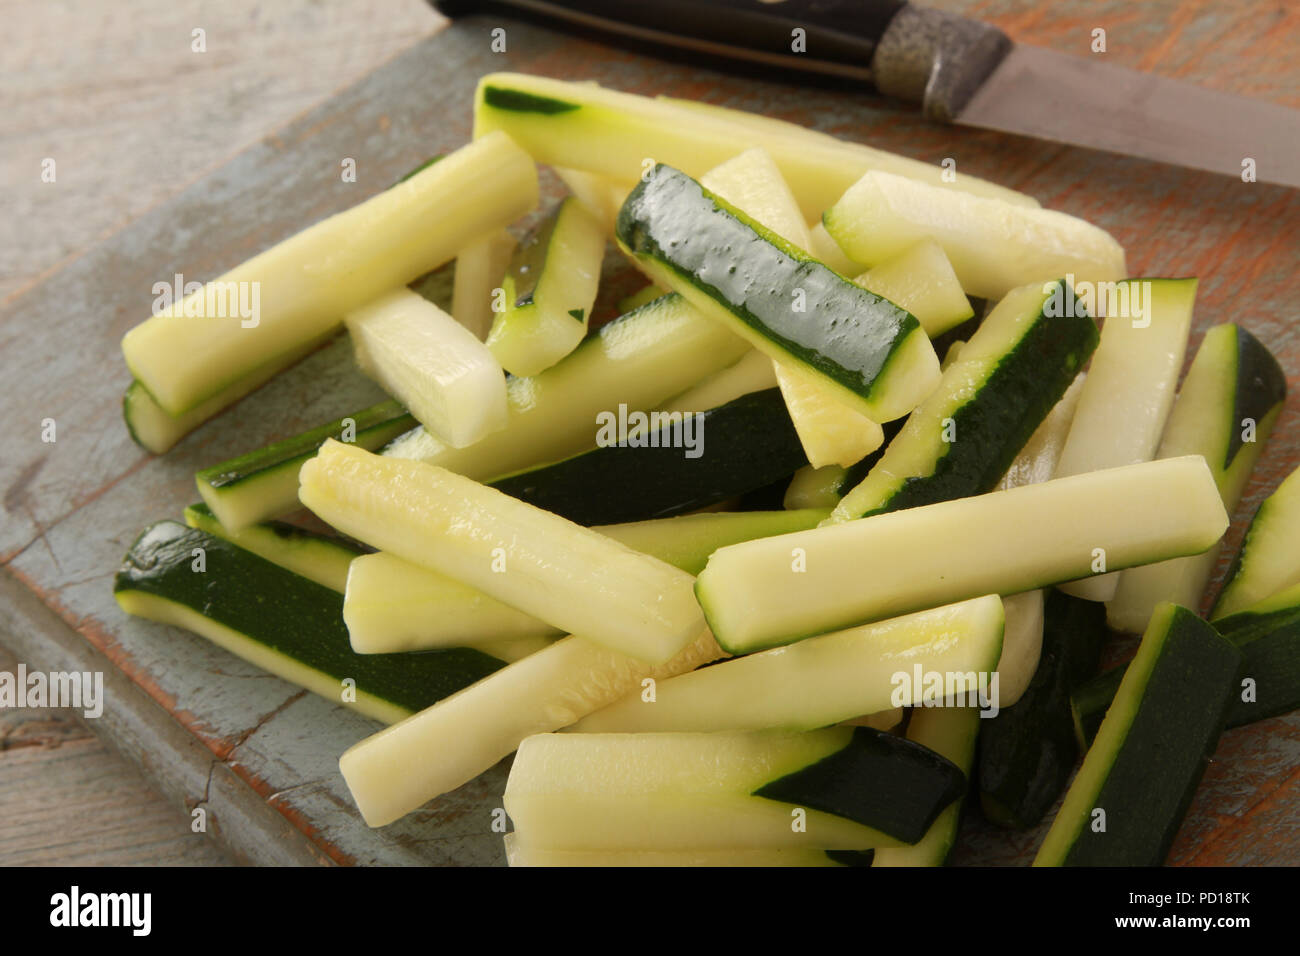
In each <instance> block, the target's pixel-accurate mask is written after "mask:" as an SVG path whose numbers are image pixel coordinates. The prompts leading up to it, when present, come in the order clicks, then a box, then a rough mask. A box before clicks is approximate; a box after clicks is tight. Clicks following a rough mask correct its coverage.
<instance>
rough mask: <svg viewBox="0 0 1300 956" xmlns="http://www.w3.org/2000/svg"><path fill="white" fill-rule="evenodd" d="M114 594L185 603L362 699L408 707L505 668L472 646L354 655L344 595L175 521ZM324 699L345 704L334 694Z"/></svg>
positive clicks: (154, 531)
mask: <svg viewBox="0 0 1300 956" xmlns="http://www.w3.org/2000/svg"><path fill="white" fill-rule="evenodd" d="M196 548H201V549H203V553H204V561H205V570H203V571H201V572H200V571H195V570H193V569H192V563H193V562H194V560H195V556H194V549H196ZM113 592H114V594H115V595H117V596H119V597H120V596H122V595H123V594H126V593H128V592H130V593H135V594H140V595H147V596H150V597H152V598H156V599H159V600H162V601H165V602H170V603H171V604H175V605H180V606H182V607H184V608H189V609H191V610H192V611H194V612H195V613H197V614H199V615H201V616H202V617H204V618H207V619H208V620H211V621H213V622H215V623H217V624H219V625H222V626H224V627H226V628H228V629H230V630H232V631H235V632H237V633H238V634H239V635H241V636H242V637H244V638H246V639H247V640H248V641H251V642H254V643H256V644H258V645H260V646H262V647H264V648H266V649H267V650H269V651H271V652H274V653H276V654H279V655H283V656H285V657H288V658H291V659H292V660H294V661H296V662H297V663H298V664H300V665H301V666H303V667H306V668H309V669H310V670H312V671H314V672H316V673H317V674H319V675H321V676H322V677H323V678H324V680H325V682H328V683H332V684H333V685H334V686H335V687H338V688H339V689H340V690H341V686H342V685H341V681H342V680H344V679H345V678H352V679H353V680H355V681H356V691H357V696H358V697H359V698H360V697H363V696H370V697H373V698H377V699H378V700H380V701H383V702H386V703H387V704H389V705H391V706H393V707H395V708H398V709H400V710H403V711H407V712H411V713H414V712H416V711H419V710H423V709H424V708H425V707H428V706H430V705H431V704H434V703H436V702H437V701H439V700H441V699H442V698H444V697H447V696H449V695H451V694H454V693H455V692H456V691H458V690H460V689H462V688H464V687H468V686H469V685H470V684H473V683H474V682H476V681H478V680H481V679H482V678H484V677H486V676H488V675H489V674H491V673H493V672H494V671H496V670H498V669H499V668H501V667H503V666H504V662H503V661H500V660H497V659H496V658H494V657H490V656H488V655H487V654H484V653H482V652H481V651H476V650H470V649H467V648H455V649H452V650H446V651H429V652H425V653H421V654H356V653H354V652H353V651H352V648H351V645H350V643H349V640H348V632H347V628H346V627H345V626H344V624H343V595H341V594H339V593H338V592H337V591H334V590H332V589H330V588H327V587H325V586H324V585H320V584H317V583H316V582H314V581H309V580H307V579H306V578H303V577H299V576H298V575H296V574H294V573H292V572H291V571H286V570H285V569H284V568H281V567H279V566H277V565H275V564H273V563H271V562H270V561H267V560H265V559H264V558H260V557H258V556H257V555H255V554H253V553H251V552H249V551H244V550H243V549H241V548H238V547H236V546H235V545H233V544H231V543H230V542H228V541H226V540H224V539H222V538H218V537H216V536H214V535H210V534H207V533H206V532H203V531H200V530H198V529H195V528H187V527H186V526H185V525H182V524H179V523H178V522H175V521H160V522H158V523H157V524H154V525H151V526H150V527H148V528H146V529H145V530H144V531H143V532H142V533H141V534H140V536H139V537H138V538H137V539H136V541H135V543H134V544H132V545H131V549H130V550H129V551H128V552H127V554H126V557H125V558H124V559H123V562H122V566H121V568H120V569H119V570H118V572H117V576H116V578H115V579H114V582H113ZM311 689H317V688H311ZM327 699H329V700H332V701H333V702H334V703H341V702H342V701H341V700H340V695H339V694H338V693H336V694H335V695H334V696H332V697H328V698H327Z"/></svg>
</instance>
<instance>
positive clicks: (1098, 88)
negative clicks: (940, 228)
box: [431, 0, 1300, 187]
mask: <svg viewBox="0 0 1300 956" xmlns="http://www.w3.org/2000/svg"><path fill="white" fill-rule="evenodd" d="M431 2H432V3H433V6H434V7H436V8H437V9H438V10H439V11H440V12H442V13H443V14H445V15H447V16H450V17H456V16H461V15H466V14H475V13H502V12H511V13H516V14H519V15H522V16H524V17H527V18H528V19H541V20H544V21H551V22H555V21H560V22H563V23H566V24H569V25H573V26H577V27H580V28H590V29H596V30H598V31H602V32H606V33H611V34H614V35H615V36H618V37H622V38H624V39H625V40H634V41H637V42H639V43H645V42H648V43H652V44H658V45H667V46H671V47H675V48H680V49H685V50H690V51H693V52H695V53H702V54H705V55H707V56H710V57H714V58H722V59H726V60H743V61H749V62H751V63H759V64H764V65H768V66H775V67H779V68H782V69H790V70H798V71H805V72H812V73H819V74H823V75H827V76H831V77H836V78H841V79H845V80H849V81H851V82H853V83H854V84H855V85H859V86H874V88H875V89H876V91H877V92H879V93H883V94H885V95H886V96H891V97H895V98H897V99H901V100H905V101H907V102H909V103H912V104H916V105H919V106H920V107H921V109H922V111H923V113H924V115H925V116H926V117H928V118H929V119H932V120H935V121H938V122H944V123H959V124H961V125H964V126H977V127H983V128H987V129H995V130H1000V131H1002V132H1005V133H1017V134H1020V135H1022V136H1032V137H1034V138H1036V139H1045V140H1051V141H1054V142H1058V143H1068V144H1070V145H1073V146H1085V147H1088V148H1091V149H1099V150H1106V151H1109V152H1113V153H1122V154H1125V155H1129V156H1139V157H1142V158H1144V159H1151V160H1156V161H1158V162H1164V163H1173V164H1175V165H1179V166H1186V167H1190V168H1192V169H1202V170H1209V171H1210V172H1215V173H1223V174H1225V175H1229V176H1236V177H1241V178H1243V179H1245V178H1246V171H1247V170H1249V172H1250V173H1251V174H1252V175H1253V176H1254V178H1256V179H1258V180H1260V181H1263V182H1271V183H1278V184H1282V185H1285V186H1292V187H1300V110H1293V109H1288V108H1286V107H1284V106H1278V105H1276V104H1273V103H1265V102H1261V101H1259V100H1254V99H1248V98H1245V97H1239V96H1232V95H1230V94H1226V93H1219V92H1216V91H1214V90H1208V89H1205V88H1204V87H1200V86H1195V85H1193V84H1191V83H1184V82H1181V81H1178V80H1171V79H1166V78H1164V77H1160V76H1154V75H1152V74H1149V73H1141V72H1138V71H1136V70H1128V69H1124V68H1123V67H1118V66H1113V65H1111V64H1108V63H1105V62H1104V61H1102V60H1101V59H1099V58H1096V55H1094V58H1092V59H1086V58H1083V57H1077V56H1070V55H1068V54H1064V53H1057V52H1054V51H1050V50H1044V49H1041V48H1039V47H1034V46H1028V45H1025V44H1021V43H1013V42H1012V41H1011V39H1010V38H1009V37H1008V36H1007V35H1006V34H1005V33H1003V32H1002V31H1001V30H999V29H998V28H997V27H994V26H991V25H989V24H987V23H982V22H980V21H978V20H972V19H969V18H967V17H963V16H960V15H958V14H954V13H950V12H947V11H944V10H938V9H934V8H931V7H922V6H917V5H915V4H912V3H907V2H905V0H633V2H623V0H431Z"/></svg>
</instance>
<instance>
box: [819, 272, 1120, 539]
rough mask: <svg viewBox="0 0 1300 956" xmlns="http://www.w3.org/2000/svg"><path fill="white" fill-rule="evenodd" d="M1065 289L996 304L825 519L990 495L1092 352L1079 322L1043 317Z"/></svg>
mask: <svg viewBox="0 0 1300 956" xmlns="http://www.w3.org/2000/svg"><path fill="white" fill-rule="evenodd" d="M1068 288H1069V287H1068V286H1067V285H1066V283H1064V282H1060V281H1058V282H1052V283H1047V284H1046V286H1044V285H1029V286H1024V287H1022V288H1020V289H1016V290H1014V291H1013V292H1011V293H1009V294H1008V295H1007V296H1006V297H1005V298H1004V299H1003V300H1002V301H1001V302H999V303H998V305H997V307H996V308H995V309H994V310H993V311H992V313H990V314H989V316H988V318H986V319H985V320H984V322H983V323H982V324H981V325H980V327H979V329H978V330H977V331H976V332H975V334H974V335H973V336H972V337H971V339H970V341H969V342H967V343H966V344H965V345H964V346H963V347H962V350H961V352H960V354H959V355H958V357H957V358H956V360H955V361H953V362H952V363H951V364H950V365H949V366H948V368H947V369H945V370H944V372H943V374H942V376H941V377H940V380H939V386H938V388H936V389H935V390H934V392H933V393H931V395H930V396H929V397H928V398H927V399H926V400H925V401H924V402H922V403H921V405H920V406H919V407H918V408H917V409H916V411H915V412H913V413H912V415H911V416H909V417H908V419H907V422H906V423H905V424H904V425H903V429H902V431H901V432H899V434H898V435H897V436H896V437H895V438H894V439H893V441H891V442H890V443H889V447H888V448H887V449H885V453H884V455H883V456H881V458H880V459H879V460H878V461H877V462H876V463H875V465H874V466H873V467H872V469H871V471H870V472H869V473H868V474H867V476H866V478H864V479H863V480H862V482H861V483H860V484H858V485H857V486H856V487H854V488H853V490H852V491H850V492H849V493H848V494H846V495H845V496H844V499H843V500H842V501H841V502H840V503H839V505H838V506H836V508H835V511H834V513H833V514H832V516H831V519H830V520H831V521H848V520H851V519H853V518H859V517H862V516H864V515H871V514H877V513H880V512H883V511H895V510H898V509H900V508H908V507H915V506H916V505H924V504H930V503H932V502H934V501H936V500H946V499H949V498H960V497H965V496H967V495H975V494H982V493H983V492H986V491H989V490H991V489H993V488H994V487H996V486H997V484H998V482H999V480H1000V479H1001V478H1002V477H1003V476H1004V475H1005V473H1006V470H1007V469H1008V468H1009V467H1010V466H1011V464H1012V463H1013V462H1014V460H1015V458H1016V456H1017V454H1018V453H1019V452H1020V450H1021V449H1022V448H1023V447H1024V445H1025V443H1026V442H1028V441H1030V440H1031V439H1032V437H1033V434H1034V432H1035V431H1036V430H1037V429H1038V427H1039V426H1040V424H1041V423H1042V421H1043V420H1044V419H1045V418H1046V417H1047V416H1048V415H1049V414H1050V413H1051V411H1052V408H1053V407H1054V406H1055V405H1056V403H1057V402H1058V401H1059V400H1060V398H1061V397H1062V395H1064V394H1065V392H1066V390H1067V389H1068V388H1069V387H1070V384H1071V383H1072V382H1073V381H1074V378H1075V376H1076V375H1077V374H1078V371H1079V369H1080V368H1081V367H1082V366H1083V364H1084V362H1086V361H1087V359H1088V356H1089V355H1090V354H1091V353H1092V350H1093V348H1094V347H1095V346H1096V343H1097V328H1096V325H1095V324H1094V323H1093V320H1092V319H1091V318H1090V317H1088V315H1087V314H1086V313H1082V314H1072V315H1063V316H1057V315H1054V314H1052V310H1051V302H1052V300H1053V297H1054V296H1056V295H1059V294H1060V293H1061V290H1062V289H1068Z"/></svg>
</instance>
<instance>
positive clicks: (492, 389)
mask: <svg viewBox="0 0 1300 956" xmlns="http://www.w3.org/2000/svg"><path fill="white" fill-rule="evenodd" d="M344 321H345V323H346V325H347V329H348V333H349V334H350V335H351V336H352V342H353V346H354V348H355V350H356V356H357V363H358V364H359V365H360V366H361V368H362V370H363V371H364V372H365V373H366V374H367V375H369V376H370V377H371V378H373V379H374V380H375V381H376V382H378V383H379V384H380V385H381V386H382V387H383V388H384V390H385V391H386V392H388V393H389V394H390V395H392V396H393V397H394V398H396V399H397V400H398V401H400V402H401V403H402V404H403V405H405V406H406V408H407V409H408V410H409V411H410V412H411V414H412V415H413V416H414V417H415V419H416V421H418V422H420V423H421V424H422V425H424V427H425V428H427V429H429V430H430V431H432V432H433V433H434V434H435V435H437V436H438V437H439V438H440V439H442V440H443V441H445V442H446V443H447V444H448V445H451V446H452V447H453V448H464V447H465V446H467V445H472V444H474V443H475V442H477V441H479V440H481V439H482V438H483V437H484V436H485V435H490V434H491V433H492V432H495V431H500V430H501V429H502V428H504V427H505V424H506V386H505V376H504V374H503V373H502V371H501V366H500V365H499V364H497V361H496V359H495V358H494V357H493V355H492V353H491V352H490V351H488V349H487V347H486V346H484V345H483V343H482V342H480V341H479V340H478V339H477V338H475V337H474V333H473V332H471V331H470V330H469V329H467V328H466V327H465V326H463V325H461V324H460V323H459V322H457V321H456V320H455V319H454V318H452V317H451V316H450V315H448V314H447V313H446V312H444V311H443V310H442V309H440V308H438V307H437V306H436V305H434V304H433V303H432V302H430V301H428V300H427V299H425V298H423V297H422V296H420V295H417V294H416V293H414V292H412V291H411V290H410V289H407V288H401V289H398V290H397V291H395V292H390V293H389V294H388V295H385V296H381V297H380V298H378V299H376V300H374V301H373V302H371V303H369V304H368V305H366V306H364V307H362V308H360V309H357V310H356V311H355V312H349V313H348V314H347V316H346V317H345V319H344Z"/></svg>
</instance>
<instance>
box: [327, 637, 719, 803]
mask: <svg viewBox="0 0 1300 956" xmlns="http://www.w3.org/2000/svg"><path fill="white" fill-rule="evenodd" d="M722 656H723V654H722V651H721V650H719V648H718V645H717V644H716V643H715V642H714V640H713V637H712V635H711V634H709V633H708V632H707V631H704V632H702V633H701V634H700V635H699V636H698V637H697V638H696V639H695V641H693V642H692V643H691V644H690V645H688V646H687V647H686V649H685V650H683V651H682V652H681V653H679V654H678V655H677V656H676V657H675V658H673V659H672V660H671V661H669V662H668V663H666V664H663V665H660V666H658V667H653V666H651V665H648V664H645V663H643V662H641V661H638V660H636V659H635V658H632V657H628V656H627V655H626V654H619V653H616V652H614V651H611V650H609V649H607V648H604V647H601V646H600V645H599V644H594V643H592V642H591V641H588V640H584V639H583V638H580V637H566V638H562V639H560V640H559V641H556V642H555V643H554V644H552V645H551V646H550V647H547V648H545V649H544V650H541V651H538V652H537V653H536V654H532V655H530V656H528V657H526V658H524V659H523V660H521V661H517V662H515V663H512V664H509V665H507V666H506V667H503V668H502V669H501V670H499V671H497V672H496V673H495V674H492V675H491V676H490V677H488V678H487V679H484V680H481V681H479V682H478V683H477V684H474V685H473V686H471V687H467V688H466V689H465V690H463V691H461V692H460V693H459V694H455V695H453V696H451V697H448V698H447V699H446V700H443V701H440V702H439V704H438V705H435V706H433V707H430V708H428V709H427V710H423V711H421V712H420V713H418V714H415V715H414V716H412V717H410V718H409V719H407V720H405V721H403V722H402V723H400V724H396V725H394V726H393V727H390V728H388V729H387V730H384V731H381V732H380V733H377V734H375V735H373V736H371V737H367V738H366V739H365V740H363V741H361V742H360V743H358V744H356V745H354V746H353V747H351V748H349V749H348V750H347V752H345V753H344V754H343V756H342V757H340V758H339V770H340V771H342V773H343V779H344V780H345V781H346V782H347V785H348V789H349V790H350V791H351V793H352V798H353V800H355V801H356V804H357V808H358V809H359V810H360V811H361V815H362V817H363V818H364V819H365V821H366V823H367V824H368V825H369V826H372V827H380V826H384V825H386V824H389V823H392V822H393V821H394V820H398V819H400V818H401V817H403V816H405V815H406V814H408V813H410V812H411V811H412V810H415V809H418V808H419V807H420V806H421V804H423V803H425V802H426V801H429V800H432V799H434V798H435V797H439V796H441V795H442V794H444V793H448V792H450V791H452V790H455V789H456V788H457V787H459V786H461V785H463V784H466V783H469V781H471V780H473V779H474V778H475V777H477V776H478V775H479V774H481V773H483V772H484V771H485V770H487V769H488V768H489V767H491V766H492V765H493V764H495V763H496V762H497V761H499V760H501V759H502V758H503V757H507V756H509V755H510V754H511V753H513V752H514V750H515V749H516V748H517V747H518V746H519V745H520V743H522V742H523V741H524V739H525V738H528V737H530V736H532V735H533V734H546V733H551V732H553V731H556V730H559V729H561V728H562V727H567V726H569V725H570V724H572V723H573V722H574V721H576V720H578V719H579V718H581V717H583V716H585V715H586V714H589V713H591V712H592V711H594V710H599V709H600V708H601V707H604V706H606V705H607V704H611V703H613V702H614V701H616V700H618V699H619V698H620V697H624V696H626V695H627V694H630V693H632V692H633V691H634V690H636V689H637V688H639V687H640V686H641V682H642V681H643V680H645V679H646V678H655V679H664V678H667V677H674V676H676V675H677V674H684V673H686V672H687V671H692V670H694V669H695V668H696V667H699V666H700V665H701V664H706V663H708V662H709V661H712V660H716V659H717V658H719V657H722Z"/></svg>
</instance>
